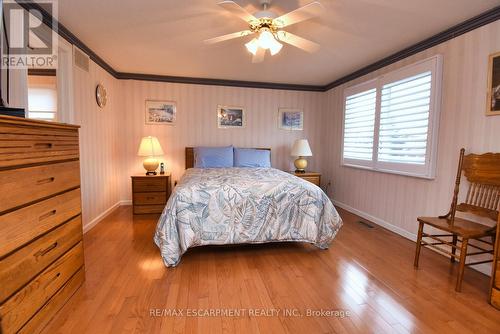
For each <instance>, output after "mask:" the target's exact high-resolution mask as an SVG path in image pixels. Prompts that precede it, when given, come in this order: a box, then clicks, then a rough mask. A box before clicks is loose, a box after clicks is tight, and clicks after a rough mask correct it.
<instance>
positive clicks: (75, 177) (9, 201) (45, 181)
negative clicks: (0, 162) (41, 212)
mask: <svg viewBox="0 0 500 334" xmlns="http://www.w3.org/2000/svg"><path fill="white" fill-rule="evenodd" d="M79 186H80V165H79V162H78V161H71V162H65V163H58V164H51V165H45V166H38V167H29V168H20V169H16V170H5V171H0V212H3V211H6V210H9V209H12V208H15V207H18V206H20V205H23V204H25V203H30V202H33V201H36V200H39V199H41V198H45V197H48V196H50V195H53V194H56V193H60V192H62V191H65V190H68V189H71V188H76V187H79Z"/></svg>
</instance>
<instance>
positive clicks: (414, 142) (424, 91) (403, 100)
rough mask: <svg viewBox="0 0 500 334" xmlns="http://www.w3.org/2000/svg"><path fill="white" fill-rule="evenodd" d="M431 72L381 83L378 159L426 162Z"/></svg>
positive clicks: (417, 163)
mask: <svg viewBox="0 0 500 334" xmlns="http://www.w3.org/2000/svg"><path fill="white" fill-rule="evenodd" d="M431 86H432V72H431V71H425V72H423V73H420V74H417V75H414V76H411V77H408V78H405V79H402V80H398V81H395V82H392V83H388V84H385V85H383V86H382V92H381V106H380V127H379V144H378V161H381V162H389V163H405V164H416V165H425V163H426V157H427V153H428V152H427V140H428V132H429V116H430V115H429V114H430V103H431V88H432V87H431Z"/></svg>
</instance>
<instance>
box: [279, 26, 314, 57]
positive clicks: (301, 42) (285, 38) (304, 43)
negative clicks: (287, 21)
mask: <svg viewBox="0 0 500 334" xmlns="http://www.w3.org/2000/svg"><path fill="white" fill-rule="evenodd" d="M277 37H278V40H280V41H282V42H284V43H287V44H290V45H293V46H295V47H297V48H299V49H302V50H304V51H307V52H309V53H313V52H316V51H318V50H319V48H320V45H319V44H318V43H314V42H312V41H310V40H308V39H305V38H302V37H299V36H297V35H294V34H292V33H289V32H287V31H283V30H281V31H278V32H277Z"/></svg>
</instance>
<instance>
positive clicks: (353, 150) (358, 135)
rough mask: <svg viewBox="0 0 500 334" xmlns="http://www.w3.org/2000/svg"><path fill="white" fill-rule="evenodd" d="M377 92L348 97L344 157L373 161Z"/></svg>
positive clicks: (374, 89)
mask: <svg viewBox="0 0 500 334" xmlns="http://www.w3.org/2000/svg"><path fill="white" fill-rule="evenodd" d="M376 99H377V90H376V88H372V89H368V90H364V91H362V92H359V93H355V94H352V95H348V96H346V100H345V114H344V115H345V116H344V150H343V157H344V160H346V159H353V160H365V161H372V159H373V141H374V126H375V109H376Z"/></svg>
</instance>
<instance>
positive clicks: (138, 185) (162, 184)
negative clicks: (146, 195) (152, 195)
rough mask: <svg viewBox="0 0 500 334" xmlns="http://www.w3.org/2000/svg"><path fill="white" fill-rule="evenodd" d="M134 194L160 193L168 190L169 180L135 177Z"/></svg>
mask: <svg viewBox="0 0 500 334" xmlns="http://www.w3.org/2000/svg"><path fill="white" fill-rule="evenodd" d="M132 187H133V192H158V191H166V190H167V178H164V177H162V178H157V177H147V176H145V177H134V180H133V183H132Z"/></svg>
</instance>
